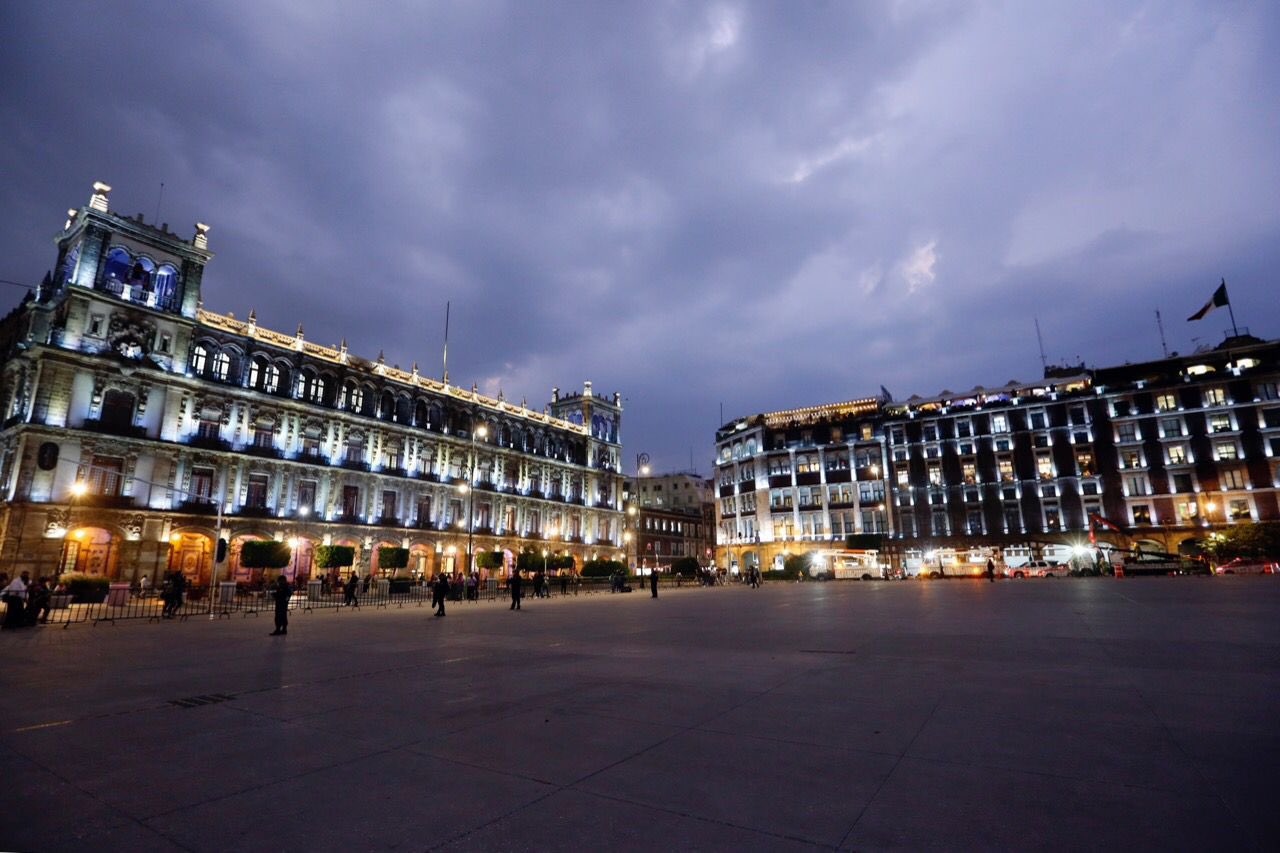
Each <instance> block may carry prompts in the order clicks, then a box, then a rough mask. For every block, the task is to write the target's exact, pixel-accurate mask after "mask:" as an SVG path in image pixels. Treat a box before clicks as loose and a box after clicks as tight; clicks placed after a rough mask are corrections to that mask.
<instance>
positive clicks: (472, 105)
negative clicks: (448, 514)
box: [0, 0, 1280, 472]
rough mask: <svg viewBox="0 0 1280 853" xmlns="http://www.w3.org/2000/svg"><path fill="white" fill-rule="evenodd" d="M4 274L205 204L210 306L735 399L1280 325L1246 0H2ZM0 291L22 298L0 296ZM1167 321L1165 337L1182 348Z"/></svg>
mask: <svg viewBox="0 0 1280 853" xmlns="http://www.w3.org/2000/svg"><path fill="white" fill-rule="evenodd" d="M0 30H3V32H4V33H5V42H6V49H5V50H4V51H2V52H0V80H3V81H4V85H3V86H2V87H0V131H2V132H0V175H2V176H3V180H2V181H0V210H3V212H4V215H3V227H2V228H0V250H2V251H3V260H0V278H8V279H17V280H21V281H36V280H38V278H39V277H40V276H41V275H42V274H43V273H44V271H45V270H46V269H47V268H48V267H50V266H52V264H53V261H54V255H53V249H52V245H51V240H50V238H51V235H53V234H54V233H55V232H56V231H57V230H58V229H59V227H60V226H61V224H62V220H63V212H64V211H65V209H66V208H67V207H72V206H80V205H82V204H84V203H85V201H86V200H87V198H88V191H89V186H90V184H91V183H92V182H93V181H94V180H103V181H106V182H107V183H110V184H111V185H112V186H113V187H114V188H115V189H114V191H113V193H112V196H111V198H112V205H113V207H114V208H115V209H116V210H118V211H120V212H123V213H126V214H130V215H131V214H133V213H135V212H143V213H144V214H145V216H146V218H147V219H148V220H151V219H152V217H153V216H154V215H155V212H156V207H157V196H158V190H159V187H160V183H161V182H162V181H163V182H164V184H165V191H164V199H163V202H162V203H161V204H160V219H161V220H162V221H165V222H168V223H170V224H171V226H172V227H173V228H174V229H175V230H178V231H179V232H181V233H189V232H190V231H191V223H193V222H195V221H196V220H200V221H204V222H208V223H210V224H211V225H212V227H213V228H212V231H211V233H210V246H211V248H212V249H213V250H214V251H215V252H216V257H215V259H214V260H213V262H212V264H211V265H210V267H209V270H208V273H207V275H206V278H205V285H204V298H205V304H206V306H207V307H209V308H211V309H213V310H217V311H232V312H234V313H235V314H236V315H237V316H240V317H243V316H244V315H245V314H246V313H247V312H248V311H249V309H250V308H256V309H257V312H258V317H259V321H260V322H261V323H262V324H263V325H267V326H270V327H273V328H277V329H281V330H285V331H292V330H293V329H294V328H295V326H296V325H297V323H298V322H302V323H303V324H304V325H305V328H306V333H307V337H308V339H310V340H315V341H318V342H321V343H334V342H336V341H337V340H338V339H339V338H341V337H343V336H345V337H346V338H347V339H348V341H349V343H350V345H351V348H352V350H353V351H355V352H357V353H360V354H363V355H366V356H374V355H376V354H377V352H378V350H379V349H383V350H385V351H386V355H387V359H388V360H389V361H391V362H395V363H399V364H401V365H402V366H404V367H406V368H407V367H408V366H409V364H410V363H412V362H413V361H415V360H416V361H418V363H419V365H420V366H421V368H422V369H423V371H424V372H436V373H438V371H439V369H440V348H441V342H442V333H443V325H444V322H443V321H444V306H445V302H446V300H452V304H453V316H452V327H451V336H450V337H451V339H450V348H449V355H450V374H451V377H452V378H453V379H454V381H456V382H458V383H460V384H467V385H469V384H470V383H471V382H473V381H474V382H477V383H479V385H480V386H481V388H482V389H484V390H487V391H490V392H494V393H496V392H497V391H498V389H499V388H501V389H502V390H503V391H504V392H505V394H506V396H507V398H508V399H517V400H518V399H520V398H522V397H527V398H528V399H529V401H530V403H531V404H533V403H535V402H536V403H537V404H538V405H541V404H542V403H543V402H545V401H546V399H547V398H548V395H549V393H550V389H551V386H553V385H559V386H560V387H562V388H571V387H578V386H580V384H581V382H582V380H584V379H591V380H593V381H594V383H595V387H596V389H597V390H601V391H613V390H618V391H620V392H621V393H622V394H623V395H624V397H626V398H627V403H626V406H627V411H626V414H625V415H624V439H625V443H626V444H627V447H628V451H629V453H628V459H630V455H631V452H637V451H641V450H647V451H648V452H650V453H651V454H652V455H653V456H654V460H655V462H656V463H658V464H659V466H660V467H661V468H664V469H665V468H670V469H675V468H684V467H688V465H689V462H690V454H691V452H692V454H693V461H694V463H695V464H696V465H697V466H698V467H699V469H700V470H702V471H703V472H706V471H707V470H708V467H709V466H708V461H709V458H710V448H711V442H712V434H713V431H714V429H715V427H716V425H717V423H718V422H719V410H720V406H721V404H723V406H724V413H725V417H726V418H731V417H734V416H737V415H740V414H746V413H751V412H757V411H763V410H768V409H773V408H782V407H787V406H792V405H802V404H810V403H816V402H825V401H831V400H840V399H848V398H851V397H857V396H862V395H868V394H874V393H877V392H878V389H879V386H880V385H882V384H883V385H885V386H886V387H888V388H889V389H890V390H891V391H892V392H893V393H894V394H895V396H898V397H906V396H908V395H910V394H912V393H921V394H931V393H936V392H937V391H939V390H941V389H942V388H944V387H945V388H952V389H957V388H962V387H966V388H967V387H970V386H972V385H974V384H977V383H981V384H998V383H1002V382H1005V381H1007V380H1009V379H1011V378H1018V379H1028V378H1032V377H1034V376H1035V375H1037V374H1038V372H1039V369H1040V364H1039V355H1038V351H1037V346H1036V339H1035V327H1034V321H1035V318H1037V317H1038V318H1039V320H1040V325H1041V328H1042V329H1043V332H1044V339H1045V348H1046V350H1047V351H1048V355H1049V358H1050V359H1051V360H1058V361H1065V360H1068V359H1075V358H1077V357H1078V358H1081V359H1083V360H1085V361H1087V362H1089V363H1093V364H1108V363H1116V362H1120V361H1124V360H1137V359H1144V358H1150V357H1156V356H1158V355H1159V354H1160V340H1159V336H1158V333H1157V330H1156V324H1155V316H1154V312H1155V310H1156V309H1157V308H1159V309H1160V310H1161V311H1162V312H1163V315H1164V320H1165V329H1166V332H1167V336H1168V342H1169V346H1170V347H1171V348H1172V349H1176V350H1183V351H1185V350H1188V349H1190V348H1193V347H1194V346H1196V345H1197V343H1201V344H1204V343H1211V342H1215V341H1217V340H1218V339H1220V337H1221V335H1222V333H1223V330H1224V329H1225V328H1226V326H1227V323H1228V321H1227V317H1226V312H1225V311H1223V310H1219V311H1217V312H1215V313H1213V314H1211V315H1210V316H1209V318H1208V319H1206V320H1205V321H1202V322H1199V323H1187V322H1186V321H1185V318H1186V317H1187V315H1188V314H1190V313H1191V312H1192V311H1194V310H1195V309H1196V308H1198V307H1199V306H1200V305H1201V304H1203V302H1204V301H1205V300H1206V299H1207V298H1208V297H1209V296H1210V294H1211V293H1212V291H1213V288H1214V286H1215V285H1216V284H1217V282H1218V280H1219V279H1220V278H1222V277H1224V276H1225V277H1226V279H1227V281H1228V285H1229V287H1230V290H1231V296H1232V299H1233V303H1234V306H1235V308H1236V317H1237V319H1238V321H1239V322H1240V323H1241V324H1242V325H1248V326H1249V327H1250V328H1251V329H1252V331H1253V332H1254V333H1255V334H1259V335H1261V336H1265V337H1276V336H1280V307H1278V306H1280V300H1277V299H1276V297H1275V290H1274V287H1273V271H1274V270H1275V269H1277V268H1278V267H1280V240H1278V239H1277V237H1280V205H1278V204H1277V201H1276V200H1277V198H1280V91H1278V89H1280V86H1278V84H1280V5H1278V4H1275V3H1267V2H1259V3H1231V2H1214V3H1204V4H1198V3H1191V2H1173V3H1144V2H1125V0H1107V2H1100V3H1088V2H1069V3H1061V4H1055V3H1040V2H1037V3H1023V2H1007V3H957V4H950V3H929V2H911V0H903V2H885V3H872V2H859V3H852V2H850V3H832V2H823V3H818V2H809V3H805V2H795V3H780V2H774V3H761V4H752V3H741V2H713V3H696V2H658V0H649V2H637V3H627V4H624V3H614V2H608V3H601V2H582V3H551V2H511V3H503V2H491V1H490V0H467V2H460V3H456V4H425V3H424V4H418V3H402V4H396V3H390V2H383V3H378V4H340V3H332V2H320V0H295V1H294V2H264V0H253V2H242V3H163V4H156V3H137V4H131V3H86V4H83V5H77V4H70V3H64V2H40V3H35V2H31V3H5V4H3V5H0ZM7 290H8V291H10V292H6V293H5V301H6V304H8V303H9V300H13V301H16V299H17V298H18V297H19V296H20V291H16V290H13V289H12V288H9V289H7ZM1196 338H1199V341H1198V342H1197V340H1196Z"/></svg>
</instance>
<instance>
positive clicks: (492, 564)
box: [476, 551, 506, 571]
mask: <svg viewBox="0 0 1280 853" xmlns="http://www.w3.org/2000/svg"><path fill="white" fill-rule="evenodd" d="M505 562H506V560H505V559H504V558H503V554H502V552H501V551H477V552H476V565H477V566H479V567H480V568H482V569H486V570H489V571H492V570H494V569H500V568H502V566H503V565H504V564H505Z"/></svg>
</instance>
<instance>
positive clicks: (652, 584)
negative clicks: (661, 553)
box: [649, 566, 658, 598]
mask: <svg viewBox="0 0 1280 853" xmlns="http://www.w3.org/2000/svg"><path fill="white" fill-rule="evenodd" d="M649 592H650V594H651V595H652V597H653V598H657V597H658V567H657V566H654V567H653V571H652V572H650V573H649Z"/></svg>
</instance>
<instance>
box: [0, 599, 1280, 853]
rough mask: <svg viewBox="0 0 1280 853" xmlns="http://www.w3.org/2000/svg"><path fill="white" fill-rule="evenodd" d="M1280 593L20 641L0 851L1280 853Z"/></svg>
mask: <svg viewBox="0 0 1280 853" xmlns="http://www.w3.org/2000/svg"><path fill="white" fill-rule="evenodd" d="M1273 580H1274V579H1211V580H1207V581H1200V580H1198V579H1151V580H1145V581H1136V582H1129V581H1115V580H1109V579H1097V580H1075V579H1070V580H1068V579H1057V580H1054V581H1052V582H1041V581H1037V580H1028V581H1025V582H1021V583H1014V582H1007V583H996V584H982V583H968V582H962V581H941V582H917V583H828V584H776V583H770V584H767V585H766V586H765V588H763V589H761V590H756V591H752V590H746V589H741V588H728V589H714V590H706V589H690V590H679V591H672V592H670V593H667V592H665V591H664V594H663V596H662V597H661V598H660V599H658V600H657V601H653V600H651V599H649V598H647V597H640V596H634V595H632V596H607V595H600V596H581V597H579V598H576V599H574V598H570V599H566V600H560V599H553V600H550V601H533V602H530V606H529V608H528V611H527V612H521V613H520V614H513V613H511V612H510V611H508V610H506V608H505V606H501V605H496V604H492V603H481V604H478V605H471V606H467V607H458V606H455V607H451V608H450V611H449V613H450V615H449V616H448V617H446V618H445V619H433V618H432V617H430V616H429V615H428V613H427V612H426V611H425V610H418V609H414V608H406V609H403V610H400V609H395V608H392V609H390V610H382V611H374V610H368V609H362V610H361V611H359V612H349V613H343V614H341V615H335V614H333V613H323V612H316V613H311V614H306V613H296V614H295V615H294V616H293V617H292V618H291V628H290V634H289V636H288V637H285V638H273V637H267V636H265V634H266V632H267V631H268V630H269V628H270V625H269V624H268V622H267V621H266V620H265V619H238V620H235V619H233V620H229V621H227V620H223V621H218V622H212V623H211V622H209V621H208V620H192V621H188V622H186V623H164V624H158V625H148V624H141V623H120V624H117V625H115V626H100V627H98V628H89V627H87V626H78V627H75V628H72V629H70V630H65V631H64V630H62V629H61V628H41V629H33V630H31V631H25V632H13V633H10V632H5V634H4V635H2V636H0V653H3V654H4V655H5V658H6V660H10V661H20V662H21V665H20V666H18V667H8V668H6V669H5V670H4V671H3V672H0V780H3V784H4V785H5V790H6V794H7V800H6V807H5V808H4V809H0V849H15V848H16V849H34V850H92V851H100V850H123V849H129V850H135V849H141V850H145V849H166V848H167V847H169V846H171V845H176V846H179V847H180V848H182V849H188V850H206V849H208V850H213V849H218V850H225V849H228V848H236V849H261V848H269V849H284V850H303V849H305V850H308V851H314V850H316V849H339V848H341V849H344V850H349V849H369V850H378V849H397V850H403V849H414V850H428V849H432V848H434V847H436V846H438V845H444V844H451V845H454V846H455V847H457V848H460V849H511V850H545V849H564V848H570V847H572V848H573V849H583V848H586V847H599V846H605V847H607V848H612V849H662V850H669V849H676V848H690V849H711V850H716V849H734V850H755V849H760V850H773V849H789V848H790V847H791V846H799V847H803V846H804V845H818V846H825V847H827V848H831V847H834V846H837V845H840V844H844V845H846V846H849V847H854V848H857V849H886V848H897V849H919V848H930V847H932V848H951V849H954V848H966V849H973V848H978V849H981V848H992V847H1008V848H1018V849H1062V848H1067V847H1072V848H1078V847H1081V846H1091V847H1107V848H1114V847H1125V846H1128V847H1139V848H1142V849H1150V848H1169V849H1184V848H1192V847H1197V848H1199V849H1205V848H1211V849H1219V848H1244V849H1248V848H1250V847H1251V846H1252V847H1253V848H1254V849H1273V848H1275V847H1278V846H1280V821H1278V820H1277V819H1276V818H1275V816H1274V815H1275V814H1276V813H1277V810H1276V809H1274V808H1273V807H1272V800H1273V797H1272V796H1271V792H1272V790H1273V788H1274V782H1273V779H1272V778H1271V777H1272V776H1273V775H1274V768H1275V766H1277V764H1280V745H1277V742H1276V737H1277V735H1276V733H1275V730H1274V726H1273V725H1272V722H1273V720H1274V719H1276V717H1277V714H1278V712H1280V638H1278V636H1277V635H1276V633H1275V631H1274V625H1275V624H1277V623H1280V618H1278V617H1280V584H1275V583H1273V582H1272V581H1273ZM1259 581H1261V582H1259ZM211 694H225V695H226V696H229V697H231V698H230V699H229V700H227V701H225V702H219V703H217V704H211V705H199V704H197V705H194V706H192V707H189V708H178V707H174V706H172V705H170V704H169V702H170V701H171V700H175V699H181V698H184V697H191V696H196V695H211ZM50 804H55V807H52V808H51V805H50ZM30 816H36V817H37V819H34V820H33V819H31V817H30Z"/></svg>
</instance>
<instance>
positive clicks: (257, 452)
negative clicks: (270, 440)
mask: <svg viewBox="0 0 1280 853" xmlns="http://www.w3.org/2000/svg"><path fill="white" fill-rule="evenodd" d="M244 452H245V453H246V454H248V455H249V456H258V457H261V458H262V459H283V458H284V454H283V453H281V452H280V451H279V450H277V449H276V448H274V447H271V446H270V445H262V444H248V445H245V448H244Z"/></svg>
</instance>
